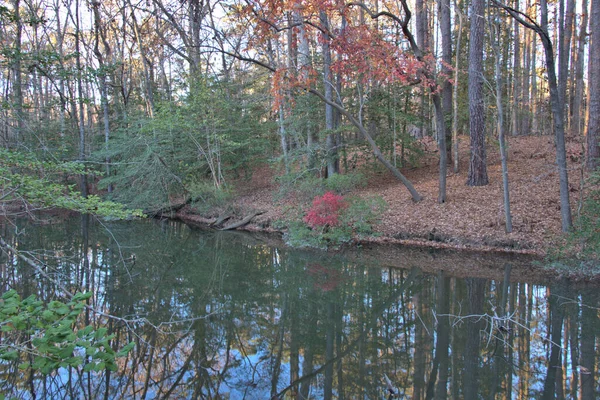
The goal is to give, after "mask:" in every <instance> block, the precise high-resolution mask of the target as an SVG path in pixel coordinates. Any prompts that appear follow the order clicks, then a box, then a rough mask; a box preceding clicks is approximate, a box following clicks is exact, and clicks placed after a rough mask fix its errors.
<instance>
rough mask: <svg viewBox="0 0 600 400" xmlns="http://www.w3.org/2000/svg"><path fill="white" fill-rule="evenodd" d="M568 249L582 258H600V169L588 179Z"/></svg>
mask: <svg viewBox="0 0 600 400" xmlns="http://www.w3.org/2000/svg"><path fill="white" fill-rule="evenodd" d="M566 250H567V252H568V253H571V254H575V255H576V256H577V258H580V259H588V260H589V259H593V260H598V259H600V171H596V172H595V173H594V174H593V175H592V176H591V177H590V179H589V180H588V194H587V197H586V199H585V201H584V203H583V208H582V209H581V213H580V214H579V218H578V219H577V221H576V223H575V226H574V231H573V232H572V233H571V234H570V237H569V238H568V242H567V249H566Z"/></svg>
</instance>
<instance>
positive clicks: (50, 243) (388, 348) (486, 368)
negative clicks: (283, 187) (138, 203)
mask: <svg viewBox="0 0 600 400" xmlns="http://www.w3.org/2000/svg"><path fill="white" fill-rule="evenodd" d="M0 232H1V236H2V237H3V238H4V240H5V241H6V242H7V243H9V244H11V245H12V246H13V247H15V248H17V249H19V250H20V251H22V252H24V253H23V254H27V255H28V256H29V257H30V258H32V259H35V260H37V262H38V263H39V264H40V265H43V267H44V271H45V272H46V274H47V275H48V276H49V277H50V278H51V279H52V281H49V280H48V279H46V278H44V277H43V276H41V275H40V274H39V272H38V271H36V270H35V269H32V268H31V267H30V266H29V265H27V264H25V263H23V262H22V261H20V260H19V259H18V258H16V257H14V255H12V254H7V253H2V254H0V279H1V281H0V284H1V285H2V286H1V287H0V291H2V292H5V291H7V290H9V289H11V288H12V289H16V290H17V291H18V292H19V293H20V294H21V295H23V296H26V295H29V294H36V295H37V296H38V297H39V298H40V299H42V300H45V301H50V300H52V299H54V298H57V297H58V298H60V289H59V288H58V285H57V282H58V283H60V285H62V286H63V287H67V288H68V289H69V290H71V291H73V292H75V291H77V290H80V291H89V292H91V293H92V297H91V299H90V305H91V307H92V308H93V309H95V310H100V311H102V312H103V313H104V314H111V315H114V316H117V317H119V318H120V319H111V318H107V317H106V316H102V315H99V314H97V313H94V312H89V313H87V314H88V315H87V316H86V318H87V319H88V322H89V323H90V324H93V325H95V326H97V327H99V326H105V327H107V328H108V329H109V331H110V332H112V333H114V334H115V338H114V339H113V345H114V346H115V348H117V347H122V346H124V345H125V344H126V343H128V342H130V341H133V342H135V344H136V346H135V349H134V350H133V351H131V352H130V353H129V356H128V357H126V358H121V359H119V362H118V364H119V370H118V371H117V372H111V373H106V372H98V373H87V372H85V373H84V372H82V370H81V369H77V368H71V369H70V370H67V369H61V370H59V371H57V372H55V373H52V374H50V375H46V376H45V375H42V374H40V373H34V374H29V372H25V371H20V370H19V369H18V367H17V364H18V363H13V362H2V363H0V393H5V394H7V395H8V396H7V397H11V396H14V397H16V398H34V397H35V398H90V399H96V398H105V399H115V398H136V399H137V398H173V399H269V398H282V399H283V398H286V399H287V398H294V399H296V398H298V399H304V398H306V399H308V398H310V399H327V398H336V399H384V398H388V397H389V390H390V389H392V390H394V391H396V393H397V394H398V397H396V398H408V399H426V398H427V399H445V398H449V399H477V398H482V399H542V398H547V399H554V398H559V399H560V398H573V399H575V398H583V399H595V398H597V395H598V393H600V388H599V380H598V372H597V365H598V359H599V354H600V352H599V350H600V340H599V339H600V325H599V322H598V307H599V300H600V291H599V290H598V288H597V287H586V286H582V285H576V284H573V283H570V282H568V281H546V280H545V279H544V277H543V276H542V277H540V276H536V275H528V274H526V273H525V272H526V271H528V270H529V267H530V266H531V264H532V263H533V262H537V261H535V260H532V259H528V258H523V257H509V256H498V255H489V254H488V255H482V254H469V253H457V252H449V251H433V250H424V249H414V248H404V247H400V246H389V247H384V246H379V247H369V248H358V249H352V250H347V251H340V252H337V253H335V254H333V253H325V252H318V251H311V250H296V249H290V248H287V247H285V246H284V245H282V244H281V243H280V242H279V241H278V240H277V238H274V237H272V236H263V235H250V234H245V233H239V232H215V231H204V230H199V229H193V228H190V227H188V226H186V225H184V224H181V223H177V222H171V221H162V222H161V221H130V222H100V221H97V220H94V219H91V218H89V217H80V216H76V217H73V218H69V219H68V220H67V221H64V220H55V221H52V220H44V221H41V223H40V222H38V223H33V222H27V221H21V222H18V223H16V224H8V223H6V224H4V225H3V226H2V227H1V230H0ZM0 339H2V343H4V345H6V344H7V343H9V342H10V340H11V336H10V335H9V334H8V333H3V334H2V336H0Z"/></svg>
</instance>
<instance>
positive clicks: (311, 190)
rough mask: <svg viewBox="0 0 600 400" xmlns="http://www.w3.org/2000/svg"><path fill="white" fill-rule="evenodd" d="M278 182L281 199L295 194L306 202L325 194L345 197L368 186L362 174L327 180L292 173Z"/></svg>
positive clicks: (335, 176)
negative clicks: (332, 193)
mask: <svg viewBox="0 0 600 400" xmlns="http://www.w3.org/2000/svg"><path fill="white" fill-rule="evenodd" d="M277 180H278V182H279V184H280V188H279V193H278V196H279V197H281V198H283V197H286V196H289V195H290V194H294V195H296V196H298V197H300V198H301V199H303V200H306V201H308V200H311V199H313V198H315V197H316V196H322V195H323V194H325V192H334V193H337V194H342V195H344V194H347V193H350V192H352V191H353V190H355V189H358V188H363V187H365V186H366V185H367V178H366V177H365V176H364V175H363V174H361V173H350V174H343V175H342V174H335V175H333V176H330V177H329V178H327V179H323V178H319V177H317V176H314V175H312V174H308V173H302V174H295V173H290V174H286V175H282V176H280V177H279V178H277Z"/></svg>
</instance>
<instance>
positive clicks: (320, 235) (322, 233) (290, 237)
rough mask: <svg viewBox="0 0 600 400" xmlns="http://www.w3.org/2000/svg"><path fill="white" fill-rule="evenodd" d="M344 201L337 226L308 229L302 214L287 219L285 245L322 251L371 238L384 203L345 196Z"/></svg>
mask: <svg viewBox="0 0 600 400" xmlns="http://www.w3.org/2000/svg"><path fill="white" fill-rule="evenodd" d="M344 202H345V203H346V204H347V206H346V207H342V208H339V209H337V211H338V214H337V223H336V224H335V225H334V226H331V225H327V224H325V225H323V226H313V227H312V228H311V227H309V225H308V224H307V223H306V222H304V219H305V216H304V215H305V214H306V212H300V213H297V214H296V215H295V216H293V217H292V218H290V220H289V222H288V224H287V225H288V226H287V232H286V234H285V240H286V242H287V244H288V245H290V246H292V247H315V248H322V249H326V248H329V247H339V246H341V245H343V244H344V243H349V242H350V241H352V240H353V239H360V238H362V237H365V236H369V235H373V226H374V225H375V224H377V223H378V222H379V221H380V220H381V214H382V213H383V212H384V211H385V209H386V207H387V204H386V203H385V201H384V200H383V199H382V198H381V197H379V196H374V197H368V198H362V197H358V196H348V197H346V198H344ZM313 225H314V224H313Z"/></svg>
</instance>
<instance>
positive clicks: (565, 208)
mask: <svg viewBox="0 0 600 400" xmlns="http://www.w3.org/2000/svg"><path fill="white" fill-rule="evenodd" d="M494 4H495V5H497V6H499V7H502V8H503V9H504V10H506V11H507V12H508V13H509V14H510V15H511V16H512V17H513V18H515V19H516V20H517V21H519V23H520V24H521V25H523V26H525V27H526V28H528V29H531V30H533V31H534V32H535V33H536V34H537V35H538V36H539V37H540V39H541V41H542V45H543V46H544V53H545V56H546V70H547V73H548V86H549V89H550V105H551V108H552V117H553V127H554V137H555V145H556V165H557V168H558V176H559V187H560V213H561V223H562V230H563V232H567V231H568V230H569V229H571V226H572V225H573V222H572V217H571V205H570V202H569V178H568V171H567V154H566V147H565V125H564V112H563V111H564V107H563V106H562V105H561V104H560V97H559V95H558V84H557V81H556V69H555V65H554V50H553V46H552V40H551V39H550V36H549V34H548V3H547V2H546V0H541V2H540V14H541V18H540V23H539V24H538V23H536V22H535V20H534V19H533V18H531V17H529V16H528V15H527V14H524V13H522V12H520V11H518V10H515V9H514V8H512V7H509V6H507V5H505V4H502V3H500V2H497V1H495V0H494Z"/></svg>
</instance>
